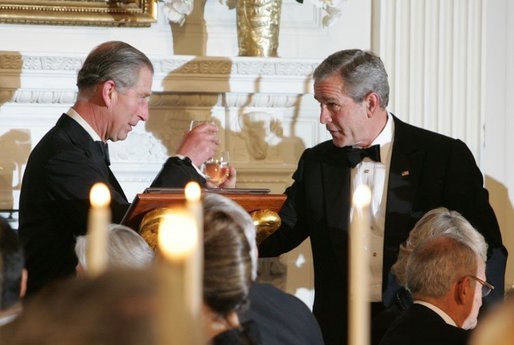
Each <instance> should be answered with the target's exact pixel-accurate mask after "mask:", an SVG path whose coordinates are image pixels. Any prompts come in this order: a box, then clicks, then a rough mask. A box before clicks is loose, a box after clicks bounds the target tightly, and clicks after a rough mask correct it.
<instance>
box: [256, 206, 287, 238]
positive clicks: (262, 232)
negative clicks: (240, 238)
mask: <svg viewBox="0 0 514 345" xmlns="http://www.w3.org/2000/svg"><path fill="white" fill-rule="evenodd" d="M250 215H251V216H252V220H253V224H255V228H256V229H257V238H256V241H257V244H260V243H261V242H262V241H264V239H265V238H266V237H268V236H269V235H271V234H272V233H274V232H275V231H276V230H277V229H278V228H280V225H281V224H282V220H281V219H280V216H279V215H278V213H277V212H274V211H271V210H257V211H253V212H251V213H250Z"/></svg>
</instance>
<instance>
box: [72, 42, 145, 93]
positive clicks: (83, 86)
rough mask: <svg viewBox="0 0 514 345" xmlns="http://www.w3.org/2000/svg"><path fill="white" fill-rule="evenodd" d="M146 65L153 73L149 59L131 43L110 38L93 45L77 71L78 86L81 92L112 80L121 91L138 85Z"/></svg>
mask: <svg viewBox="0 0 514 345" xmlns="http://www.w3.org/2000/svg"><path fill="white" fill-rule="evenodd" d="M143 67H146V68H148V69H149V70H150V71H152V73H153V71H154V70H153V65H152V62H151V61H150V59H148V57H147V56H146V55H145V54H144V53H143V52H141V51H140V50H138V49H136V48H134V47H133V46H131V45H130V44H127V43H125V42H121V41H109V42H105V43H102V44H100V45H99V46H97V47H96V48H94V49H93V50H92V51H91V52H90V53H89V55H88V56H87V58H86V60H85V61H84V64H83V65H82V68H81V69H80V71H79V72H78V76H77V87H78V88H79V91H80V93H82V92H83V91H89V90H91V89H92V88H94V87H95V86H96V85H98V84H100V83H103V82H105V81H107V80H113V81H114V82H115V84H116V87H117V88H118V90H119V91H121V92H123V91H125V90H127V89H130V88H131V87H133V86H135V85H136V83H137V82H138V80H139V71H140V70H141V68H143Z"/></svg>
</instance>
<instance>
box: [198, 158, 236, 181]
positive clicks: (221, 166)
mask: <svg viewBox="0 0 514 345" xmlns="http://www.w3.org/2000/svg"><path fill="white" fill-rule="evenodd" d="M229 162H230V158H229V153H228V151H221V152H220V153H219V154H217V155H216V156H215V157H213V158H211V159H209V160H207V161H206V162H205V163H204V164H203V165H202V171H203V173H204V175H205V178H206V179H207V181H209V182H211V183H213V184H215V185H216V186H219V185H220V184H222V183H223V182H225V181H226V180H227V178H228V176H229Z"/></svg>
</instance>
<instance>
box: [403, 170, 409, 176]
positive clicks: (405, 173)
mask: <svg viewBox="0 0 514 345" xmlns="http://www.w3.org/2000/svg"><path fill="white" fill-rule="evenodd" d="M409 174H410V173H409V170H405V171H402V177H405V176H409Z"/></svg>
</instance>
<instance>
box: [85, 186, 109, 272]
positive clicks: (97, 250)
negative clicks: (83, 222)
mask: <svg viewBox="0 0 514 345" xmlns="http://www.w3.org/2000/svg"><path fill="white" fill-rule="evenodd" d="M89 198H90V202H91V208H90V210H89V219H88V232H87V248H86V253H87V256H86V264H87V272H88V273H89V274H90V275H93V276H95V275H99V274H101V273H102V272H103V271H105V269H106V268H107V258H108V253H107V241H108V237H109V233H108V231H109V223H110V222H111V210H110V208H109V203H110V202H111V194H110V192H109V188H107V186H106V185H105V184H103V183H96V184H95V185H94V186H93V187H92V188H91V192H90V195H89Z"/></svg>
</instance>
